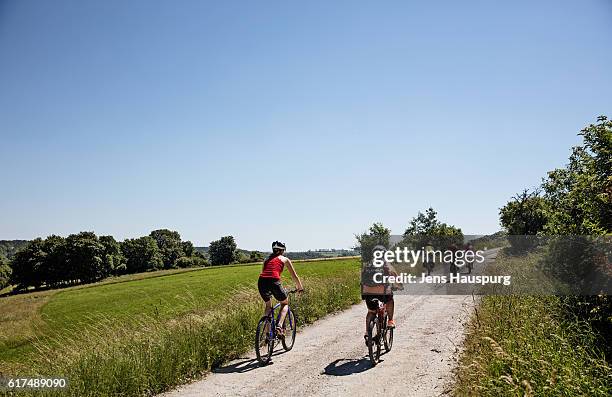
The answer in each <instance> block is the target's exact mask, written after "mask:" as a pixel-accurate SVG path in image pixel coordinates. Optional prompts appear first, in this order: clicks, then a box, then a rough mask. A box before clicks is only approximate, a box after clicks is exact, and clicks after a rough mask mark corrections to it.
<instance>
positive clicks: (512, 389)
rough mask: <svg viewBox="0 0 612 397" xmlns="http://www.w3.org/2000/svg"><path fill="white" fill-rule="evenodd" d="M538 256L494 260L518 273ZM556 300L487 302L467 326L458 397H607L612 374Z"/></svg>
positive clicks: (584, 325) (593, 340) (591, 335)
mask: <svg viewBox="0 0 612 397" xmlns="http://www.w3.org/2000/svg"><path fill="white" fill-rule="evenodd" d="M538 255H539V254H534V255H532V256H527V257H522V258H508V257H504V256H503V255H502V256H501V257H500V258H498V263H497V264H496V266H498V267H499V266H504V262H505V265H508V266H512V267H514V268H515V270H520V269H521V266H523V265H521V264H520V263H518V262H519V261H522V262H524V263H526V265H524V266H525V269H528V268H529V267H530V266H532V263H533V261H534V260H537V259H538V258H537V256H538ZM531 268H533V267H531ZM564 302H565V300H564V299H563V298H562V297H559V296H487V297H484V298H482V302H481V305H480V307H479V308H477V309H476V312H475V313H474V316H473V318H472V321H471V323H470V325H469V330H468V335H467V337H466V342H465V350H464V352H463V353H462V356H461V358H460V362H459V367H458V370H457V373H456V375H457V382H456V384H455V389H454V394H455V395H458V396H464V395H477V396H500V395H504V396H506V395H510V396H610V395H612V368H611V367H610V364H609V362H608V361H607V359H606V357H605V354H604V353H603V350H602V349H601V348H600V347H601V346H600V343H599V342H600V340H599V339H598V334H597V332H595V331H594V330H593V329H592V328H591V326H590V324H589V323H588V322H584V321H578V320H577V319H575V318H571V317H568V316H567V307H565V303H564Z"/></svg>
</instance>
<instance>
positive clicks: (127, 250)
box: [121, 236, 164, 273]
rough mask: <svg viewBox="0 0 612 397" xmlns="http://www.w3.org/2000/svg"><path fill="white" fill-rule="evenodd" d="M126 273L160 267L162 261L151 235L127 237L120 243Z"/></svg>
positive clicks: (162, 263)
mask: <svg viewBox="0 0 612 397" xmlns="http://www.w3.org/2000/svg"><path fill="white" fill-rule="evenodd" d="M121 252H122V253H123V256H124V257H125V260H126V267H127V272H128V273H138V272H146V271H150V270H157V269H162V268H163V266H164V262H163V259H162V255H161V253H160V252H159V248H158V247H157V243H156V241H155V240H154V239H153V237H150V236H145V237H140V238H136V239H127V240H125V241H124V242H123V243H122V244H121Z"/></svg>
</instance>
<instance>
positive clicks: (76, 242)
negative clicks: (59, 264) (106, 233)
mask: <svg viewBox="0 0 612 397" xmlns="http://www.w3.org/2000/svg"><path fill="white" fill-rule="evenodd" d="M104 248H105V247H104V245H103V244H102V243H101V242H100V240H99V239H98V236H96V235H95V233H93V232H81V233H78V234H71V235H69V236H68V237H67V238H66V260H67V265H68V269H69V270H68V275H69V276H68V278H69V279H70V280H78V281H81V282H84V283H90V282H93V281H97V280H100V279H102V278H105V277H108V276H109V275H110V274H111V270H112V269H111V268H109V267H108V263H105V261H104V256H105V252H104V251H105V249H104Z"/></svg>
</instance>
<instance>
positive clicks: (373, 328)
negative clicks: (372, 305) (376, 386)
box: [368, 317, 381, 366]
mask: <svg viewBox="0 0 612 397" xmlns="http://www.w3.org/2000/svg"><path fill="white" fill-rule="evenodd" d="M380 339H381V337H380V327H379V325H378V321H376V317H375V318H373V319H372V320H370V323H369V324H368V355H369V356H370V361H371V362H372V366H375V365H376V364H378V362H379V361H380V350H381V349H380V348H381V346H380V344H381V341H380Z"/></svg>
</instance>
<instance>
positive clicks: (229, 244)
mask: <svg viewBox="0 0 612 397" xmlns="http://www.w3.org/2000/svg"><path fill="white" fill-rule="evenodd" d="M236 248H237V246H236V242H235V241H234V237H233V236H225V237H221V238H220V239H219V240H215V241H211V242H210V246H209V247H208V255H209V256H210V263H211V265H213V266H219V265H229V264H230V263H232V262H234V261H235V260H236Z"/></svg>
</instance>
